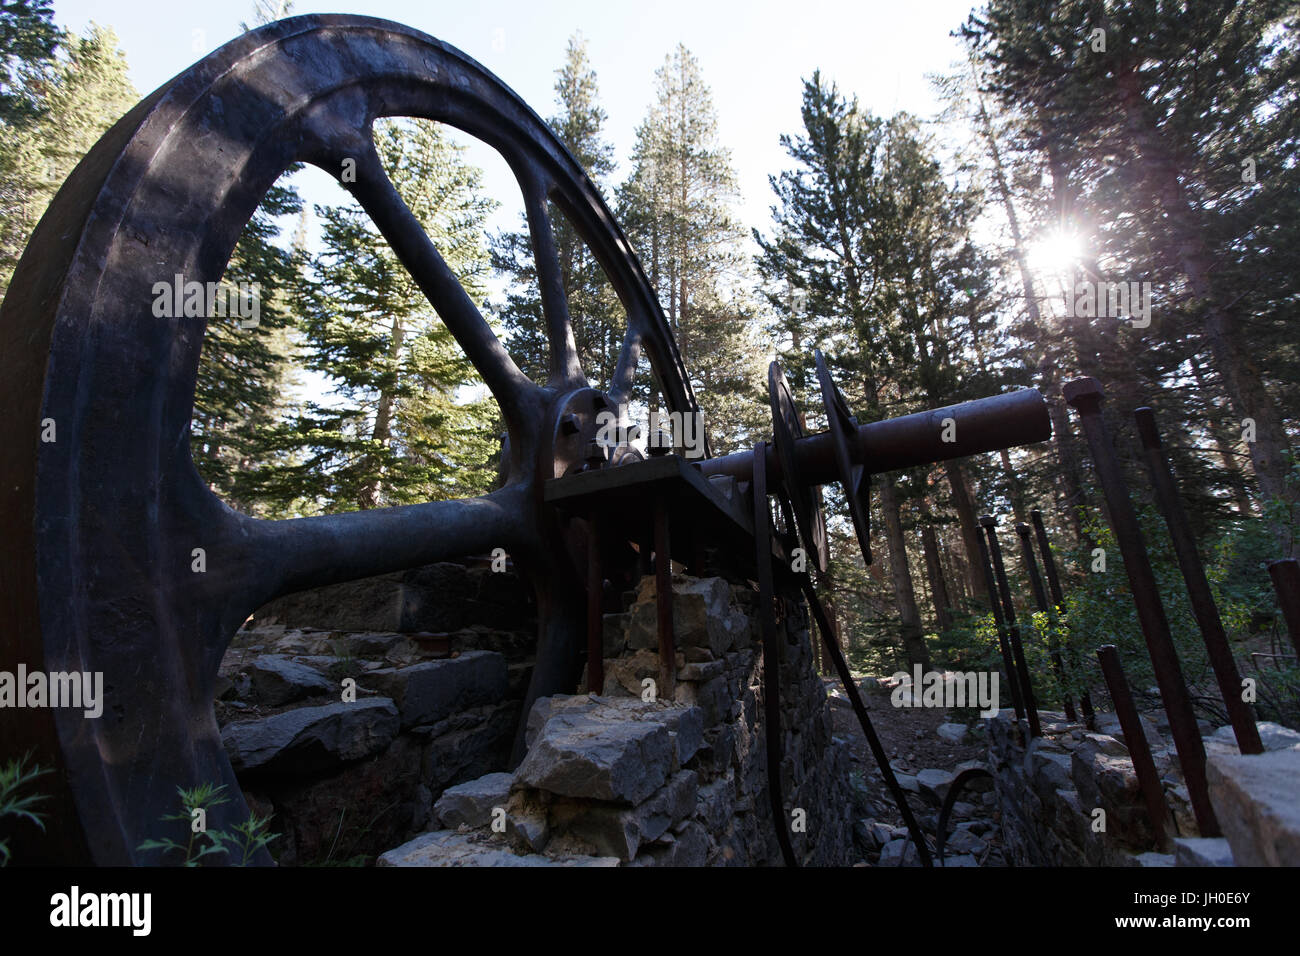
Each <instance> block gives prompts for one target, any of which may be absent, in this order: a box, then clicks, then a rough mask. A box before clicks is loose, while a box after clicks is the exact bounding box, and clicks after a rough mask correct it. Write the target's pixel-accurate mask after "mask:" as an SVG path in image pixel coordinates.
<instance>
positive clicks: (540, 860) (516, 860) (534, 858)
mask: <svg viewBox="0 0 1300 956" xmlns="http://www.w3.org/2000/svg"><path fill="white" fill-rule="evenodd" d="M376 865H377V866H618V860H617V859H615V858H614V857H608V856H607V857H599V856H570V857H550V856H546V855H544V854H541V853H529V854H526V855H520V854H517V853H515V852H514V851H513V850H511V849H510V847H509V845H508V844H507V843H506V842H505V841H504V840H501V839H496V840H493V839H491V838H489V837H486V836H485V835H483V834H481V833H458V832H456V831H455V830H435V831H433V832H432V833H423V834H421V835H420V836H418V837H416V838H415V839H414V840H411V841H410V842H408V843H403V844H402V845H401V846H399V847H397V848H396V849H393V850H389V851H388V852H387V853H385V854H383V855H382V856H380V857H379V859H378V860H377V861H376Z"/></svg>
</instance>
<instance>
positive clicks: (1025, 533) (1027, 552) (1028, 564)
mask: <svg viewBox="0 0 1300 956" xmlns="http://www.w3.org/2000/svg"><path fill="white" fill-rule="evenodd" d="M1016 534H1017V535H1019V536H1020V551H1021V554H1022V555H1023V557H1024V562H1025V570H1026V571H1027V572H1028V573H1029V584H1030V587H1031V588H1032V589H1033V592H1034V603H1035V604H1037V605H1038V610H1040V611H1042V612H1043V613H1044V614H1046V615H1047V620H1048V622H1049V624H1050V626H1051V633H1050V638H1049V639H1050V641H1051V647H1050V651H1051V656H1052V672H1053V673H1054V674H1056V680H1057V683H1058V684H1059V685H1060V688H1061V704H1062V706H1063V707H1064V708H1065V719H1066V720H1069V721H1071V722H1073V721H1076V720H1078V719H1079V717H1078V715H1077V714H1076V713H1075V712H1074V701H1072V700H1071V699H1070V691H1069V688H1068V687H1067V686H1066V683H1065V664H1064V662H1062V660H1061V650H1060V647H1059V645H1058V644H1057V642H1056V621H1057V618H1056V614H1055V613H1053V611H1052V609H1051V608H1050V607H1049V606H1048V604H1047V591H1046V590H1044V588H1043V576H1042V575H1041V574H1039V573H1038V562H1037V561H1036V560H1034V544H1033V542H1032V541H1030V540H1029V525H1027V524H1024V523H1023V522H1022V523H1020V524H1017V525H1016Z"/></svg>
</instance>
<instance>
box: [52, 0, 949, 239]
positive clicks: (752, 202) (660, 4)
mask: <svg viewBox="0 0 1300 956" xmlns="http://www.w3.org/2000/svg"><path fill="white" fill-rule="evenodd" d="M972 3H973V0H924V2H920V3H916V2H913V3H899V2H896V0H891V2H881V0H858V2H851V0H793V2H791V0H785V2H783V3H774V2H769V0H759V2H747V3H737V2H730V3H726V2H711V0H641V2H635V3H629V2H624V0H555V2H544V0H532V2H528V0H497V2H490V3H481V2H475V0H461V2H447V0H433V2H427V0H426V2H415V0H371V2H368V3H364V4H362V3H357V4H353V5H351V10H350V11H349V10H348V9H347V5H345V4H341V3H338V2H330V3H325V4H318V3H311V2H306V0H299V2H297V3H296V4H295V5H294V7H293V11H292V12H293V13H294V14H303V13H340V12H354V13H364V14H366V15H368V16H375V17H382V18H385V19H389V20H395V21H397V22H399V23H404V24H407V25H409V26H412V27H414V28H416V29H418V30H422V31H424V32H426V33H429V34H431V35H433V36H435V37H438V38H439V39H441V40H444V41H446V42H448V43H450V44H452V45H453V46H456V47H459V48H460V49H461V50H463V51H465V52H466V53H468V54H469V55H470V56H472V57H474V58H475V59H476V60H478V61H479V62H480V63H482V64H484V65H485V66H486V67H488V69H490V70H492V71H493V72H495V73H496V74H497V75H498V76H499V77H501V79H502V80H504V81H505V82H506V83H507V84H508V85H509V86H511V87H513V88H514V90H515V91H516V92H517V93H519V94H520V96H522V97H523V99H524V100H525V101H526V102H527V103H528V104H529V105H530V106H532V107H533V109H535V110H536V111H537V112H538V113H540V114H541V115H542V116H549V115H550V114H551V113H552V112H553V111H554V106H553V103H554V93H553V89H552V86H553V84H554V81H555V70H556V68H557V67H558V66H559V65H560V63H561V61H562V58H563V56H564V49H565V45H566V43H567V40H568V37H569V36H570V34H572V33H573V32H574V31H575V30H579V29H580V30H582V32H583V33H584V34H585V36H586V37H587V41H588V49H589V55H590V57H591V62H592V66H593V67H594V69H595V71H596V75H597V78H598V81H599V86H600V96H601V102H602V105H603V106H604V108H605V110H606V112H607V113H608V114H609V122H608V125H607V132H608V136H609V139H610V140H611V141H612V142H613V143H614V146H615V155H616V156H617V157H618V159H619V161H620V167H619V169H618V170H617V171H616V174H615V177H616V179H615V181H618V180H621V179H622V178H623V176H625V175H626V173H627V166H626V157H627V156H628V155H629V154H630V152H631V149H632V145H633V142H634V139H635V130H636V126H637V124H638V123H640V121H641V120H642V118H643V117H644V116H645V113H646V109H647V107H648V106H649V105H650V102H651V99H652V97H653V92H654V85H653V84H654V71H655V69H656V68H657V67H658V66H660V65H661V64H662V63H663V59H664V56H665V55H666V54H667V53H668V51H669V50H671V49H672V48H673V46H674V45H675V44H676V43H677V42H678V41H681V42H683V43H685V44H686V46H687V47H688V48H689V49H690V50H691V51H692V52H693V53H694V54H695V55H696V56H697V57H698V58H699V61H700V64H701V68H702V70H703V73H704V78H705V80H706V82H707V83H708V84H709V86H710V87H711V89H712V92H713V98H714V102H715V105H716V107H717V112H718V116H719V132H720V135H721V139H722V141H723V143H724V144H726V145H727V146H729V147H730V149H731V151H732V160H733V163H734V165H735V168H736V171H737V173H738V176H739V182H740V189H741V197H742V201H743V205H742V207H741V209H740V210H739V212H740V218H741V219H742V221H744V222H745V223H746V224H747V225H751V226H757V227H759V228H760V229H763V230H764V231H766V230H767V229H768V227H769V214H768V207H769V206H770V204H771V190H770V188H769V186H768V181H767V177H768V176H769V175H770V174H773V173H776V172H778V171H779V170H781V169H783V168H785V166H786V165H787V164H788V158H787V157H786V156H785V154H784V152H783V151H782V149H781V147H780V145H779V143H778V138H779V136H780V135H781V134H782V133H793V132H796V131H797V130H798V129H799V128H800V119H799V101H800V93H801V80H802V78H803V77H806V76H809V75H811V73H812V71H813V70H814V69H817V68H820V69H821V70H822V72H823V74H824V75H826V76H829V77H830V78H832V79H834V80H836V81H837V82H838V83H839V85H840V88H841V89H843V90H845V91H847V92H849V93H856V94H857V95H858V96H859V98H860V99H861V100H862V102H863V103H864V104H865V105H866V106H868V107H869V108H870V109H871V110H872V111H873V112H875V113H877V114H881V115H886V116H887V115H890V114H892V113H893V112H895V111H897V110H900V109H905V110H909V111H911V112H914V113H917V114H919V115H923V116H929V115H932V114H933V113H935V112H936V111H937V104H936V101H935V98H934V94H933V91H932V90H931V88H930V85H929V84H928V82H927V81H926V79H925V74H926V73H928V72H935V71H941V70H946V69H948V67H949V65H950V64H951V63H952V62H953V61H954V60H956V59H957V58H958V57H959V55H960V49H959V46H958V44H957V42H956V41H955V40H954V39H953V38H952V37H950V36H949V33H950V32H951V31H952V30H953V29H954V28H956V27H957V26H958V25H959V24H960V23H961V22H962V21H963V20H964V19H965V17H966V15H967V13H968V11H969V10H970V8H971V6H972ZM340 8H343V9H340ZM54 11H55V19H56V21H58V22H59V24H60V25H62V26H64V27H66V28H70V29H72V30H74V31H77V32H80V31H82V30H83V29H84V28H85V27H86V25H87V24H88V23H89V22H90V21H92V20H94V21H96V22H99V23H101V24H104V25H107V26H111V27H113V29H114V30H116V31H117V34H118V36H119V38H120V39H121V45H122V49H123V50H124V51H125V53H126V55H127V58H128V61H129V64H130V70H131V79H132V82H133V83H134V84H135V86H136V89H137V90H138V91H139V92H140V94H141V95H142V96H143V95H145V94H146V93H149V92H150V91H152V90H154V89H155V88H156V87H158V86H159V85H160V84H162V83H164V82H165V81H166V80H168V79H169V78H171V77H172V76H174V75H175V74H177V73H179V72H180V71H181V70H183V69H185V68H186V67H187V66H189V65H190V64H191V63H193V62H194V61H195V60H197V59H199V58H200V56H201V55H202V53H203V52H204V51H205V50H211V49H214V48H216V47H217V46H219V45H221V44H222V43H225V42H226V41H228V40H230V39H231V38H233V37H235V36H236V35H238V33H239V32H240V28H239V24H240V21H241V20H243V21H247V22H249V23H252V22H253V18H254V11H253V4H252V2H251V0H207V2H204V3H178V2H176V0H54ZM485 151H486V149H485ZM473 159H474V161H476V162H478V163H479V164H480V165H483V166H484V167H485V171H486V174H487V182H486V185H487V188H488V190H489V191H490V192H491V193H492V194H493V195H494V196H496V197H497V198H499V199H502V200H503V201H505V202H506V205H505V207H504V208H503V210H502V215H501V217H500V218H501V219H502V220H503V221H501V222H499V223H497V224H498V225H504V226H508V227H510V228H513V227H514V226H515V223H516V221H517V220H516V218H515V212H514V210H517V209H518V208H519V206H518V204H517V202H516V200H515V199H514V196H513V195H507V192H508V191H513V190H514V185H513V180H512V179H508V178H507V177H509V173H508V171H507V169H506V167H505V165H504V163H501V164H493V163H490V162H485V157H483V156H481V155H480V154H479V153H478V152H477V151H476V152H475V154H474V156H473ZM304 185H305V184H304ZM302 191H303V193H304V195H305V198H307V199H308V200H309V201H338V196H337V195H325V196H317V195H314V193H315V190H314V189H311V188H304V189H303V190H302ZM339 195H341V193H340V194H339Z"/></svg>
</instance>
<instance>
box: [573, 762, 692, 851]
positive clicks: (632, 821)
mask: <svg viewBox="0 0 1300 956" xmlns="http://www.w3.org/2000/svg"><path fill="white" fill-rule="evenodd" d="M698 792H699V777H698V776H697V775H696V774H695V773H694V772H693V771H690V770H684V771H682V772H681V773H678V774H675V775H674V776H673V777H672V779H670V780H669V781H668V782H667V783H666V784H664V785H663V786H662V787H660V788H659V790H658V791H656V792H655V793H654V794H652V795H651V796H650V798H649V799H647V800H646V801H645V802H643V803H641V804H638V805H637V806H635V807H632V808H631V809H624V808H622V807H616V806H608V805H603V804H591V803H585V802H577V801H557V802H556V803H555V804H554V805H553V806H552V807H551V819H552V820H553V821H554V822H555V826H556V828H557V829H561V830H564V831H565V832H567V833H571V834H573V835H574V836H577V837H578V838H580V839H582V840H584V841H586V842H587V843H589V844H591V845H592V846H594V847H595V848H596V850H597V851H598V852H599V853H600V854H602V855H604V856H616V857H618V858H619V859H620V860H624V861H630V860H631V859H632V858H633V857H635V856H636V855H637V851H638V850H639V849H640V848H641V847H642V846H644V845H646V844H648V843H652V842H654V841H655V840H658V839H659V838H660V837H662V836H663V835H664V834H665V833H667V832H668V829H669V827H672V826H674V825H675V824H677V823H680V822H681V821H683V820H685V819H686V818H687V817H689V816H691V814H693V813H694V812H695V806H696V797H697V795H698Z"/></svg>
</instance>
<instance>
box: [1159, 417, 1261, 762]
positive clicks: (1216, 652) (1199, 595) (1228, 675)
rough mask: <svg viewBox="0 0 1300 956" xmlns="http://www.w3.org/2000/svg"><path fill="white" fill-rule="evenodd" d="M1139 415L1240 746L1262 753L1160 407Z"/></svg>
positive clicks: (1166, 514) (1185, 576) (1167, 518)
mask: <svg viewBox="0 0 1300 956" xmlns="http://www.w3.org/2000/svg"><path fill="white" fill-rule="evenodd" d="M1133 418H1134V420H1135V421H1136V422H1137V430H1138V436H1139V437H1140V438H1141V439H1142V453H1143V457H1145V458H1146V466H1147V472H1148V473H1149V474H1150V475H1151V487H1152V488H1153V489H1154V490H1155V496H1156V504H1157V505H1159V506H1160V512H1161V514H1163V515H1164V518H1165V524H1166V525H1167V526H1168V527H1169V537H1170V538H1171V539H1172V540H1173V543H1174V554H1175V555H1177V556H1178V567H1179V569H1180V570H1181V571H1182V572H1183V582H1184V583H1185V584H1186V585H1187V596H1188V597H1189V598H1190V599H1191V603H1192V614H1193V615H1194V616H1195V617H1196V623H1197V626H1198V627H1200V629H1201V639H1202V640H1203V641H1204V642H1205V650H1206V653H1207V654H1208V656H1209V659H1210V666H1211V667H1212V668H1214V676H1215V678H1216V679H1217V680H1218V682H1219V693H1220V694H1221V695H1222V696H1223V703H1224V705H1225V706H1226V707H1227V709H1228V720H1229V721H1230V722H1231V723H1232V731H1233V733H1234V734H1236V736H1237V749H1238V750H1240V751H1241V752H1242V753H1244V754H1261V753H1263V752H1264V745H1263V743H1261V742H1260V739H1259V729H1258V728H1257V727H1256V726H1255V715H1254V714H1253V713H1251V710H1250V706H1249V705H1248V704H1247V703H1246V702H1245V701H1244V700H1242V698H1241V672H1240V671H1238V670H1237V662H1236V661H1235V660H1234V659H1233V657H1232V648H1230V647H1229V646H1228V635H1227V633H1226V632H1225V631H1224V630H1223V621H1222V620H1221V619H1220V617H1219V608H1218V605H1216V604H1215V603H1214V594H1213V593H1212V592H1211V591H1210V582H1209V581H1207V580H1206V578H1205V567H1204V566H1203V565H1202V564H1201V556H1200V554H1199V552H1198V551H1197V550H1196V539H1195V538H1194V537H1193V535H1192V528H1191V524H1190V522H1188V520H1187V512H1185V511H1184V510H1183V503H1182V501H1181V500H1180V499H1179V497H1178V487H1177V485H1175V483H1174V473H1173V471H1172V470H1171V469H1170V467H1169V460H1168V459H1167V458H1166V457H1165V452H1164V448H1163V447H1162V445H1161V441H1160V433H1159V431H1157V430H1156V416H1155V412H1153V411H1152V410H1151V409H1150V408H1139V409H1137V410H1136V411H1135V412H1134V413H1133Z"/></svg>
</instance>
